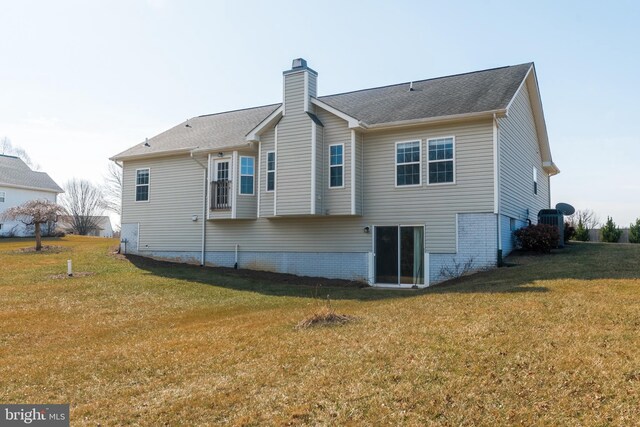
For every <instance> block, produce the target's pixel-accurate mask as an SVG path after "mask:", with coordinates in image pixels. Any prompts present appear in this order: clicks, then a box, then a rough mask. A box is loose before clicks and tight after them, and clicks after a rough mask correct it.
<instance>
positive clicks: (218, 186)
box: [210, 179, 231, 211]
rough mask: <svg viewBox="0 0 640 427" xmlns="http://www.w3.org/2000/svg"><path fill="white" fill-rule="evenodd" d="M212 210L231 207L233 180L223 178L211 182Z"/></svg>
mask: <svg viewBox="0 0 640 427" xmlns="http://www.w3.org/2000/svg"><path fill="white" fill-rule="evenodd" d="M210 207H211V210H213V211H218V210H228V209H231V181H230V180H228V179H223V180H220V181H212V182H211V203H210Z"/></svg>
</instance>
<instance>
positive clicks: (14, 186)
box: [0, 182, 64, 194]
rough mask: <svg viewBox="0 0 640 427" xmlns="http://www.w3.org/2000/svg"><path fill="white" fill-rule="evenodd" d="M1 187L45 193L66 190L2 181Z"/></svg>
mask: <svg viewBox="0 0 640 427" xmlns="http://www.w3.org/2000/svg"><path fill="white" fill-rule="evenodd" d="M0 187H8V188H19V189H20V190H33V191H41V192H43V193H51V194H62V193H64V191H58V190H54V189H52V188H41V187H30V186H28V185H17V184H7V183H6V182H0Z"/></svg>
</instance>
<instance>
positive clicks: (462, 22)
mask: <svg viewBox="0 0 640 427" xmlns="http://www.w3.org/2000/svg"><path fill="white" fill-rule="evenodd" d="M638 22H640V6H639V4H638V3H635V2H631V1H629V2H624V1H620V2H610V3H607V4H606V5H605V3H603V2H585V1H582V2H558V1H554V2H546V1H536V2H531V1H528V2H503V1H500V2H498V1H482V2H456V1H448V2H430V1H416V2H407V1H393V2H391V1H390V2H376V1H350V2H347V1H322V2H314V3H312V2H300V1H270V2H258V1H229V2H214V1H180V2H178V1H172V0H148V1H134V0H130V1H108V2H97V1H95V2H91V1H65V0H60V1H57V2H49V1H40V2H34V1H29V2H27V1H24V2H22V1H21V2H17V1H5V0H0V58H1V61H0V137H3V136H7V137H9V138H10V139H11V140H12V142H13V144H14V145H18V146H21V147H23V148H25V149H26V150H27V151H28V152H29V153H30V154H31V157H33V158H34V160H35V161H36V162H37V163H39V164H40V165H41V167H42V170H44V171H47V172H49V174H50V175H52V177H53V178H54V179H55V180H57V181H58V182H59V183H63V182H64V181H66V180H67V179H69V178H71V177H74V176H75V177H85V178H88V179H90V180H93V181H94V182H100V181H101V177H102V175H103V174H104V171H105V169H106V165H107V162H108V161H107V158H108V157H109V156H112V155H114V154H116V153H118V152H120V151H122V150H124V149H126V148H128V147H130V146H132V145H134V144H136V143H138V142H141V141H143V140H144V138H145V137H152V136H154V135H156V134H158V133H160V132H162V131H164V130H166V129H167V128H169V127H171V126H174V125H175V124H177V123H179V122H181V121H182V120H184V119H186V118H188V117H192V116H196V115H200V114H207V113H214V112H219V111H225V110H232V109H237V108H244V107H251V106H256V105H262V104H270V103H275V102H279V101H280V99H281V95H282V87H281V84H282V79H281V72H282V71H283V70H285V69H288V68H289V67H290V65H291V59H293V58H295V57H304V58H306V59H307V60H308V62H309V65H310V66H311V67H312V68H314V69H315V70H317V71H318V72H319V94H320V95H326V94H331V93H338V92H344V91H350V90H356V89H362V88H368V87H374V86H381V85H387V84H393V83H399V82H405V81H411V80H421V79H425V78H431V77H437V76H441V75H447V74H455V73H462V72H468V71H473V70H480V69H486V68H493V67H498V66H503V65H513V64H519V63H523V62H530V61H534V62H535V64H536V69H537V72H538V78H539V83H540V90H541V94H542V100H543V104H544V109H545V116H546V122H547V128H548V131H549V137H550V142H551V149H552V153H553V157H554V161H555V162H556V164H557V165H558V166H559V167H560V169H561V170H562V173H561V174H560V175H558V176H556V177H554V178H552V203H554V204H555V203H556V202H558V201H563V202H569V203H571V204H573V205H574V206H576V208H578V209H584V208H590V209H593V210H595V211H596V212H597V213H598V214H599V216H600V217H601V219H602V220H604V219H606V216H607V215H611V216H613V218H614V220H615V221H616V222H618V223H619V224H621V225H628V223H629V222H630V221H632V220H634V219H635V218H637V217H640V167H639V164H638V163H639V162H638V159H639V158H640V108H639V107H638V99H640V85H638V83H637V81H636V76H637V75H638V69H639V67H638V66H639V65H640V43H639V42H640V29H639V28H640V26H639V25H638Z"/></svg>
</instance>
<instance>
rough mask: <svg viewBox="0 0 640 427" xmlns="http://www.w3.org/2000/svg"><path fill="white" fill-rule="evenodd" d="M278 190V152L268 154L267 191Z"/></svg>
mask: <svg viewBox="0 0 640 427" xmlns="http://www.w3.org/2000/svg"><path fill="white" fill-rule="evenodd" d="M275 188H276V152H275V151H268V152H267V191H273V190H275Z"/></svg>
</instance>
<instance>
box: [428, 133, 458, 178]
mask: <svg viewBox="0 0 640 427" xmlns="http://www.w3.org/2000/svg"><path fill="white" fill-rule="evenodd" d="M427 146H428V149H429V162H428V163H429V184H446V183H453V182H454V181H455V178H454V177H455V170H454V164H453V157H454V142H453V137H447V138H438V139H430V140H428V141H427Z"/></svg>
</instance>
